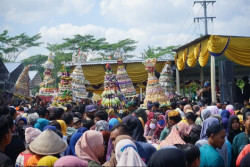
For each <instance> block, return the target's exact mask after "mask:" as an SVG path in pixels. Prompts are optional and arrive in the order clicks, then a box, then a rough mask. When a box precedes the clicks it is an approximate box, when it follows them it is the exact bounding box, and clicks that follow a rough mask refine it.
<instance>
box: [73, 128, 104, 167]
mask: <svg viewBox="0 0 250 167" xmlns="http://www.w3.org/2000/svg"><path fill="white" fill-rule="evenodd" d="M103 141H104V140H103V136H102V133H101V132H98V131H94V130H89V131H86V132H85V133H84V134H83V135H82V137H81V138H80V139H79V140H78V141H77V143H76V146H75V153H76V155H77V157H78V158H80V159H82V160H86V161H88V166H100V167H101V164H100V161H99V160H98V158H101V157H102V156H103V155H104V145H103Z"/></svg>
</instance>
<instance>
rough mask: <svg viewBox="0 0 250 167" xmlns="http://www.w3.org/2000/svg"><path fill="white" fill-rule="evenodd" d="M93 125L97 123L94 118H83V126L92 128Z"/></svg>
mask: <svg viewBox="0 0 250 167" xmlns="http://www.w3.org/2000/svg"><path fill="white" fill-rule="evenodd" d="M93 125H95V122H94V120H92V119H90V120H88V119H83V120H82V127H85V128H87V129H90V128H91V127H92V126H93Z"/></svg>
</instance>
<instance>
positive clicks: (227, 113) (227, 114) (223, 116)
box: [221, 110, 230, 119]
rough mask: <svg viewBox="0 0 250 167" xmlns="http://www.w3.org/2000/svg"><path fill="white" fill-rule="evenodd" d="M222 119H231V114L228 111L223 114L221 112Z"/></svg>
mask: <svg viewBox="0 0 250 167" xmlns="http://www.w3.org/2000/svg"><path fill="white" fill-rule="evenodd" d="M221 117H222V118H227V119H228V118H229V117H230V112H229V111H228V110H223V111H222V112H221Z"/></svg>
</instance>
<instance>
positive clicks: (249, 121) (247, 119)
mask: <svg viewBox="0 0 250 167" xmlns="http://www.w3.org/2000/svg"><path fill="white" fill-rule="evenodd" d="M243 124H244V127H245V133H246V134H250V112H245V114H244V115H243Z"/></svg>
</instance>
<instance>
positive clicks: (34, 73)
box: [29, 71, 38, 81]
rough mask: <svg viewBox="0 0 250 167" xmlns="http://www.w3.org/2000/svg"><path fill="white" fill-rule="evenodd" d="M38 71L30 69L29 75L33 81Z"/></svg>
mask: <svg viewBox="0 0 250 167" xmlns="http://www.w3.org/2000/svg"><path fill="white" fill-rule="evenodd" d="M37 73H38V71H29V77H30V80H31V81H32V80H33V79H34V78H35V76H36V74H37Z"/></svg>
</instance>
